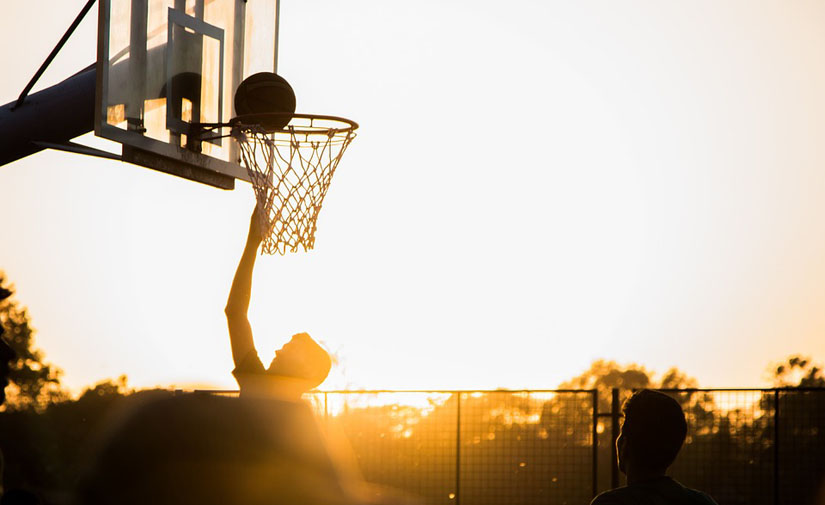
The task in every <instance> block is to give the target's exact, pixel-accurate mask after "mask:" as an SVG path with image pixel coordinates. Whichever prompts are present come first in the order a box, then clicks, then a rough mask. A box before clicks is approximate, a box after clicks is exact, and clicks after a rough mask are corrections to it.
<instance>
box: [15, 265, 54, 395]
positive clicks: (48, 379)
mask: <svg viewBox="0 0 825 505" xmlns="http://www.w3.org/2000/svg"><path fill="white" fill-rule="evenodd" d="M0 289H8V290H9V291H12V292H13V291H14V288H13V286H8V285H6V279H5V274H4V273H3V272H0ZM0 324H2V325H3V328H4V330H5V333H4V335H3V337H4V338H5V339H6V342H8V344H9V345H10V346H11V348H12V349H14V351H15V352H16V353H17V360H16V361H13V362H12V363H11V367H10V368H11V373H10V374H9V382H10V384H9V387H8V388H7V389H6V398H7V399H6V406H5V408H8V409H12V410H25V409H34V410H41V411H42V410H43V409H44V408H45V407H46V405H48V404H49V403H50V402H56V401H60V400H63V399H65V398H66V397H67V395H66V393H65V391H64V390H63V389H62V388H61V386H60V375H61V373H62V371H61V370H60V369H59V368H57V367H55V366H54V365H52V364H50V363H46V362H45V361H44V355H43V352H42V351H41V350H40V349H37V348H35V346H34V334H35V330H34V328H32V326H31V319H30V317H29V314H28V310H27V309H26V308H25V307H22V306H20V304H19V302H18V301H17V300H16V299H15V297H14V296H11V297H9V298H6V299H5V300H2V301H0Z"/></svg>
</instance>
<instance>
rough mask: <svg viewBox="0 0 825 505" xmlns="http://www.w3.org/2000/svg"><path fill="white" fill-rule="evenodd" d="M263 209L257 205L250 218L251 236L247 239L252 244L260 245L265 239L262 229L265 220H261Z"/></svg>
mask: <svg viewBox="0 0 825 505" xmlns="http://www.w3.org/2000/svg"><path fill="white" fill-rule="evenodd" d="M261 214H263V209H262V208H261V207H260V204H259V205H256V206H255V210H253V211H252V217H250V218H249V236H248V237H247V239H246V241H247V243H250V244H255V245H258V244H260V243H261V241H262V240H263V232H262V231H261V228H262V224H263V221H262V220H261Z"/></svg>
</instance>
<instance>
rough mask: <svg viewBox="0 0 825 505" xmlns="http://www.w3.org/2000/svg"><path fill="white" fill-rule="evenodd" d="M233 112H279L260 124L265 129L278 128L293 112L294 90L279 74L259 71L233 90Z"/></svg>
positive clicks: (242, 113)
mask: <svg viewBox="0 0 825 505" xmlns="http://www.w3.org/2000/svg"><path fill="white" fill-rule="evenodd" d="M235 112H236V113H237V114H238V115H239V116H243V115H246V114H263V113H270V112H277V113H281V114H282V115H280V116H278V117H273V118H271V119H267V120H266V121H265V122H263V123H262V124H261V126H263V127H264V128H266V129H267V130H280V129H282V128H283V127H284V126H286V125H287V123H289V121H290V119H292V114H294V113H295V92H294V91H293V90H292V86H290V85H289V83H288V82H286V79H284V78H283V77H281V76H280V75H278V74H273V73H272V72H259V73H257V74H254V75H251V76H249V77H247V78H246V79H244V80H243V82H241V84H240V85H239V86H238V89H237V90H235Z"/></svg>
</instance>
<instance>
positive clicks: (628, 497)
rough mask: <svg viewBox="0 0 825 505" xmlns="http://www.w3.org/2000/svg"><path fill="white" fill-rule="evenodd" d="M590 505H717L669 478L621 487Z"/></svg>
mask: <svg viewBox="0 0 825 505" xmlns="http://www.w3.org/2000/svg"><path fill="white" fill-rule="evenodd" d="M590 504H591V505H640V504H651V505H660V504H661V505H665V504H668V505H673V504H678V505H718V504H717V503H716V501H714V499H713V498H711V497H710V496H709V495H707V494H705V493H703V492H702V491H699V490H697V489H691V488H689V487H686V486H684V485H682V484H681V483H680V482H678V481H676V480H675V479H671V478H669V477H666V478H662V479H656V480H654V481H648V482H644V483H641V484H635V485H632V486H623V487H619V488H616V489H611V490H610V491H605V492H604V493H601V494H599V495H598V496H596V497H595V498H594V499H593V501H591V502H590Z"/></svg>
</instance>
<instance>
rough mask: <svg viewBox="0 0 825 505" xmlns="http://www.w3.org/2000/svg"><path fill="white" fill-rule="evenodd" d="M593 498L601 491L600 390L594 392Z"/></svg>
mask: <svg viewBox="0 0 825 505" xmlns="http://www.w3.org/2000/svg"><path fill="white" fill-rule="evenodd" d="M592 436H593V442H592V446H593V470H592V472H593V474H592V476H593V496H594V497H595V496H596V494H597V493H598V491H599V487H598V481H599V465H598V458H599V390H598V389H594V390H593V435H592Z"/></svg>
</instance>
